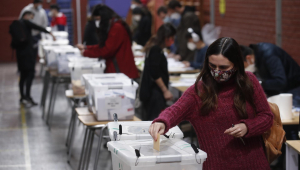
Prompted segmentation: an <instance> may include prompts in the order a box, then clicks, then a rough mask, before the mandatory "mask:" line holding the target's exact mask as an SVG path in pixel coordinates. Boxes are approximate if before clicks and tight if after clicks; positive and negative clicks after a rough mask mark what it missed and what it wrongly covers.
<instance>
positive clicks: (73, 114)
mask: <svg viewBox="0 0 300 170" xmlns="http://www.w3.org/2000/svg"><path fill="white" fill-rule="evenodd" d="M75 116H76V113H75V107H74V106H72V113H71V119H70V123H69V129H68V135H67V140H66V146H69V143H70V136H71V133H72V130H73V129H72V127H73V123H74V117H75ZM68 151H69V150H68Z"/></svg>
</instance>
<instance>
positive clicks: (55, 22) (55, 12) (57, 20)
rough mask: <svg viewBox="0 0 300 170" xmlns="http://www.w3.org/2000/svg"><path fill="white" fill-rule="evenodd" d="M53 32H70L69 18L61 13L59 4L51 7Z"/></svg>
mask: <svg viewBox="0 0 300 170" xmlns="http://www.w3.org/2000/svg"><path fill="white" fill-rule="evenodd" d="M49 15H50V16H51V17H52V20H51V31H68V29H67V17H66V16H65V14H63V13H62V12H60V8H59V6H58V5H57V4H54V5H51V6H50V14H49Z"/></svg>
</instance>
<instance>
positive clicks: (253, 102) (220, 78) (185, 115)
mask: <svg viewBox="0 0 300 170" xmlns="http://www.w3.org/2000/svg"><path fill="white" fill-rule="evenodd" d="M183 120H187V121H190V122H191V124H192V125H193V127H194V129H195V131H196V134H197V137H198V141H199V144H200V148H201V149H202V150H203V151H205V152H206V153H207V155H208V158H207V160H206V161H205V162H204V164H203V169H209V170H219V169H236V170H238V169H251V170H252V169H255V170H267V169H270V166H269V163H268V161H267V158H266V156H265V152H264V147H263V142H262V140H261V135H262V134H263V133H264V132H265V131H267V130H268V129H269V128H270V127H271V126H272V123H273V113H272V112H271V110H270V107H269V104H268V102H267V99H266V96H265V94H264V92H263V89H262V87H261V85H260V84H259V82H258V80H257V79H256V77H255V76H254V75H253V74H252V73H250V72H245V69H244V63H243V56H242V54H241V51H240V48H239V45H238V43H237V42H236V41H235V40H234V39H232V38H228V37H224V38H220V39H218V40H216V41H215V42H214V43H212V44H211V45H210V46H209V47H208V49H207V53H206V56H205V62H204V67H203V69H202V71H201V73H200V75H199V76H198V78H197V81H196V83H195V84H194V85H193V86H191V87H190V88H189V89H188V90H187V91H186V92H185V93H184V94H183V96H182V97H181V98H180V99H179V100H178V101H177V102H176V103H175V104H174V105H172V106H171V107H169V108H167V109H166V110H164V111H163V112H162V113H161V114H160V115H159V117H158V118H156V119H155V120H154V121H153V124H152V125H151V126H150V128H149V133H150V134H151V136H152V137H153V139H154V140H156V139H157V135H158V134H164V133H166V132H168V130H169V129H170V128H172V127H174V126H176V125H177V124H178V123H180V122H181V121H183Z"/></svg>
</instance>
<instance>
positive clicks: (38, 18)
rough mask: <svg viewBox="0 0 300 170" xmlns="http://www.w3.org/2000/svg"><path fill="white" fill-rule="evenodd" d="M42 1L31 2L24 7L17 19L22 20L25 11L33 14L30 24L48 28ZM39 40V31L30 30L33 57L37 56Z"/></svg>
mask: <svg viewBox="0 0 300 170" xmlns="http://www.w3.org/2000/svg"><path fill="white" fill-rule="evenodd" d="M42 3H43V0H33V3H31V4H29V5H27V6H26V7H24V8H23V9H22V11H21V13H20V16H19V19H22V16H23V14H24V12H25V11H31V12H32V13H33V14H34V18H33V19H32V22H33V23H34V24H36V25H38V26H41V27H43V28H46V27H47V26H48V17H47V14H46V11H45V10H44V9H43V6H42ZM40 39H41V34H40V31H39V30H32V41H33V49H34V56H37V47H38V41H39V40H40Z"/></svg>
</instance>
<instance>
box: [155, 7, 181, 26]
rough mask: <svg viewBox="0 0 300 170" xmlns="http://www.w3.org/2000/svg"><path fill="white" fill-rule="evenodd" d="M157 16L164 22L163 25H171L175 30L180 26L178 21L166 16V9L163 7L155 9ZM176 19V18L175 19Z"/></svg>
mask: <svg viewBox="0 0 300 170" xmlns="http://www.w3.org/2000/svg"><path fill="white" fill-rule="evenodd" d="M157 16H158V17H159V18H160V19H161V20H162V21H163V22H164V23H171V24H173V26H174V27H175V28H177V27H178V26H179V24H180V19H174V17H173V18H171V17H170V16H169V14H168V8H167V7H165V6H161V7H159V8H158V9H157ZM175 18H176V17H175Z"/></svg>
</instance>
